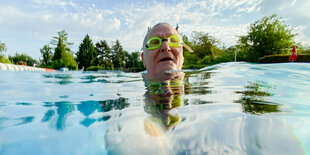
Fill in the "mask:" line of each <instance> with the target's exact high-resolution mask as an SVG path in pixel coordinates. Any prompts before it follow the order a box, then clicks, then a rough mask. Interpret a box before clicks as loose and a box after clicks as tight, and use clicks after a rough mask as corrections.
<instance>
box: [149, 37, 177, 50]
mask: <svg viewBox="0 0 310 155" xmlns="http://www.w3.org/2000/svg"><path fill="white" fill-rule="evenodd" d="M164 41H167V42H168V44H169V45H170V47H181V46H182V40H181V39H180V37H179V36H177V35H171V36H169V37H168V38H167V39H162V38H159V37H152V38H150V39H149V40H148V41H147V42H146V45H145V46H146V49H148V50H154V49H157V48H159V47H160V46H161V45H162V43H163V42H164Z"/></svg>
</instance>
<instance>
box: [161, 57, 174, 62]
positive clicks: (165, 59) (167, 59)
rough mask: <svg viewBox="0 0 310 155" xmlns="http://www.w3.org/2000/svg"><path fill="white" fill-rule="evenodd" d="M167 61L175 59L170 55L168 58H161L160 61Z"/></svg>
mask: <svg viewBox="0 0 310 155" xmlns="http://www.w3.org/2000/svg"><path fill="white" fill-rule="evenodd" d="M165 61H173V59H172V58H170V57H166V58H162V59H160V60H159V61H158V62H165Z"/></svg>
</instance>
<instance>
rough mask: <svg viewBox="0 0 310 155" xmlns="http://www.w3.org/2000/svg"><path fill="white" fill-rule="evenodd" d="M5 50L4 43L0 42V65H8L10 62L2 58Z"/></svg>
mask: <svg viewBox="0 0 310 155" xmlns="http://www.w3.org/2000/svg"><path fill="white" fill-rule="evenodd" d="M6 50H7V48H6V45H5V43H3V42H1V41H0V63H8V64H10V63H11V62H10V60H9V59H7V58H6V57H5V56H4V52H5V51H6Z"/></svg>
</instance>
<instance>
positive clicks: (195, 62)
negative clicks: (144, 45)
mask: <svg viewBox="0 0 310 155" xmlns="http://www.w3.org/2000/svg"><path fill="white" fill-rule="evenodd" d="M295 36H296V34H294V33H293V30H292V29H290V28H289V26H288V25H286V24H285V23H284V22H283V21H282V19H281V18H280V17H278V16H277V15H271V16H265V17H264V18H262V19H260V20H258V21H256V22H254V23H252V24H251V25H250V27H249V29H248V33H247V34H246V35H241V36H239V38H238V42H237V44H236V45H233V46H230V47H225V46H223V43H221V41H220V40H219V39H217V38H215V37H213V36H211V35H210V34H209V33H206V32H193V33H192V34H191V37H190V38H191V39H189V37H188V36H186V35H183V41H184V42H185V43H186V44H187V45H189V46H190V47H191V48H192V49H193V50H194V53H189V52H188V51H187V50H186V49H184V59H185V60H184V67H183V68H202V67H205V66H207V65H212V64H216V63H221V62H229V61H235V59H236V60H237V61H245V62H259V60H260V59H261V58H262V57H264V56H270V55H279V54H282V55H289V54H290V51H291V48H292V46H293V45H297V51H298V54H304V55H309V54H310V47H305V46H302V45H301V44H300V43H296V42H295V41H294V37H295ZM71 45H72V43H70V42H68V34H67V33H66V32H65V30H62V31H60V32H58V36H56V37H53V38H52V40H51V42H50V43H49V44H47V45H44V46H43V47H42V48H41V49H40V52H41V58H40V60H39V61H37V60H35V59H33V58H31V57H30V56H28V55H26V54H18V53H16V54H15V55H13V56H9V57H8V59H6V58H5V57H4V52H5V51H6V46H5V44H4V43H2V42H0V62H5V63H10V62H12V63H15V64H17V63H18V62H20V61H23V62H25V63H26V64H27V65H33V64H39V65H40V66H41V67H46V68H54V69H59V68H61V67H67V68H70V69H72V70H76V69H82V68H84V69H87V70H98V69H114V70H128V71H141V70H144V69H145V68H144V67H143V64H142V61H141V59H140V55H141V53H140V52H138V51H135V52H127V51H126V50H124V49H123V47H122V45H121V43H120V42H119V40H116V41H115V42H113V43H112V45H109V44H108V43H107V41H106V40H100V41H99V42H97V43H93V41H92V40H91V39H90V37H89V35H88V34H87V35H86V36H85V37H84V39H83V40H82V42H81V43H80V45H79V49H78V51H77V52H76V53H74V52H73V51H71V49H70V47H71ZM235 53H237V55H236V57H235Z"/></svg>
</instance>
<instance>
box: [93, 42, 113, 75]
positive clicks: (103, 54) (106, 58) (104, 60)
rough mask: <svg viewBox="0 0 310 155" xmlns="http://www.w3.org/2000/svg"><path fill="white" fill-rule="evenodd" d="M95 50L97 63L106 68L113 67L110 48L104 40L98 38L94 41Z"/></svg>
mask: <svg viewBox="0 0 310 155" xmlns="http://www.w3.org/2000/svg"><path fill="white" fill-rule="evenodd" d="M95 50H96V52H97V53H98V63H99V65H100V66H101V67H104V68H106V69H108V68H113V63H112V50H111V48H110V47H109V45H108V43H107V41H106V40H100V41H99V42H98V43H96V46H95Z"/></svg>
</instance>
